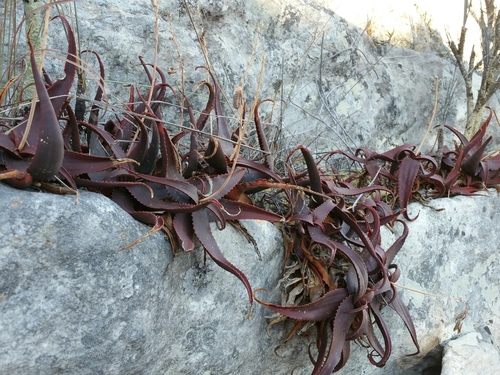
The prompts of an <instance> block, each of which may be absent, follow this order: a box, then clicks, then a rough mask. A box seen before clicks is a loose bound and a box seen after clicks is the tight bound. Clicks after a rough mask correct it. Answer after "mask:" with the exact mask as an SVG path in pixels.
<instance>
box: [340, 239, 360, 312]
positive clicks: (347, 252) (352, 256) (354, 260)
mask: <svg viewBox="0 0 500 375" xmlns="http://www.w3.org/2000/svg"><path fill="white" fill-rule="evenodd" d="M335 245H336V246H337V250H338V251H340V252H341V253H343V254H344V256H345V257H346V258H347V259H348V260H349V262H350V263H351V264H352V265H353V267H354V270H355V271H356V276H357V278H358V285H357V290H356V295H355V300H354V301H355V302H358V301H359V300H360V299H361V298H362V297H363V295H364V294H365V293H366V290H367V289H368V269H367V268H366V264H365V262H364V261H363V259H362V258H361V256H360V255H359V253H357V252H356V251H354V250H353V249H351V248H350V247H348V246H346V245H344V244H342V243H339V242H335Z"/></svg>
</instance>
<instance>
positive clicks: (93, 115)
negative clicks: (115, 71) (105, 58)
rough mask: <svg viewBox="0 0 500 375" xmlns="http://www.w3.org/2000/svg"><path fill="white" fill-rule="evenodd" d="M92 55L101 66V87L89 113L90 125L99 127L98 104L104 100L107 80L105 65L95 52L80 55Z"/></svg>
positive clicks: (90, 51)
mask: <svg viewBox="0 0 500 375" xmlns="http://www.w3.org/2000/svg"><path fill="white" fill-rule="evenodd" d="M82 53H92V54H94V56H95V57H96V59H97V62H98V64H99V85H98V86H97V91H96V93H95V96H94V102H93V103H94V104H92V108H91V109H90V113H89V123H91V124H92V125H97V121H98V120H99V106H98V105H97V103H99V102H100V101H101V99H102V94H103V87H104V79H105V70H104V64H103V63H102V60H101V56H99V54H98V53H97V52H95V51H92V50H84V51H82V52H81V53H80V55H81V54H82Z"/></svg>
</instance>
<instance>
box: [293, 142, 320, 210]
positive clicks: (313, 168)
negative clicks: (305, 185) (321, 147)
mask: <svg viewBox="0 0 500 375" xmlns="http://www.w3.org/2000/svg"><path fill="white" fill-rule="evenodd" d="M298 148H299V149H300V151H301V152H302V155H303V156H304V160H305V161H306V165H307V172H308V174H309V181H310V186H311V190H312V191H315V192H317V193H323V189H322V188H321V177H320V174H319V170H318V166H317V165H316V161H315V160H314V157H313V156H312V154H311V151H309V150H308V149H307V148H305V147H303V146H299V147H298ZM311 200H312V201H314V202H316V205H318V204H321V203H323V198H321V197H319V196H317V195H314V196H313V197H312V198H311Z"/></svg>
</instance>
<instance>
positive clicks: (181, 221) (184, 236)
mask: <svg viewBox="0 0 500 375" xmlns="http://www.w3.org/2000/svg"><path fill="white" fill-rule="evenodd" d="M173 222H174V229H175V233H177V235H178V236H179V239H180V241H181V244H182V248H183V249H184V251H192V250H194V241H193V238H194V229H193V222H192V219H191V215H190V214H188V213H182V212H181V213H178V214H175V216H174V220H173Z"/></svg>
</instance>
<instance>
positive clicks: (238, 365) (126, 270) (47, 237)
mask: <svg viewBox="0 0 500 375" xmlns="http://www.w3.org/2000/svg"><path fill="white" fill-rule="evenodd" d="M488 194H489V196H486V197H454V198H450V199H448V198H446V199H439V200H435V201H431V202H430V205H432V206H433V207H434V209H433V208H431V207H426V206H422V205H420V204H415V203H413V204H411V205H410V206H409V213H410V216H415V215H417V214H419V217H418V218H417V220H415V221H413V222H410V223H408V226H409V230H410V234H409V236H408V239H407V241H406V243H405V245H404V247H403V249H402V250H401V252H400V253H399V254H398V256H397V257H396V259H395V262H396V263H397V264H398V265H399V267H400V268H401V270H402V277H401V279H400V280H399V281H398V285H400V288H399V291H400V293H401V295H402V299H403V301H404V302H405V303H406V304H407V305H408V307H409V309H410V314H411V316H412V318H413V320H414V323H415V327H416V330H417V334H418V337H419V341H420V346H421V353H420V354H418V355H416V356H411V357H408V356H406V355H407V354H411V353H413V352H414V347H413V344H412V342H411V339H410V337H409V335H408V333H407V331H406V329H405V327H404V325H403V323H402V322H401V321H400V319H399V318H398V317H397V315H396V314H395V313H394V312H393V311H391V310H390V309H387V310H384V312H383V314H384V316H385V317H386V321H387V323H388V326H389V330H390V333H391V338H392V342H393V354H392V357H391V358H390V360H389V361H388V363H387V365H386V366H385V367H384V368H382V369H379V368H376V367H373V366H371V365H370V364H369V362H368V360H367V358H366V354H367V353H366V349H363V348H361V347H360V346H358V345H356V344H353V345H352V350H351V357H350V360H349V362H348V364H347V365H346V367H345V368H344V369H343V373H346V374H351V373H352V374H359V373H363V374H392V375H397V374H422V373H425V374H428V375H429V374H438V373H439V371H441V369H442V370H443V371H445V370H446V369H455V368H467V369H468V370H467V373H468V374H482V372H480V371H476V372H474V371H473V370H469V369H470V366H471V365H470V364H469V362H470V361H469V355H468V354H467V353H468V352H467V350H464V348H462V346H461V344H460V348H461V349H460V348H458V349H457V345H459V343H461V342H464V340H467V342H466V343H465V344H464V345H471V344H470V343H471V342H473V343H474V345H475V349H474V350H476V349H477V351H478V352H479V350H481V351H483V352H484V353H485V354H483V355H484V356H485V357H484V358H491V361H492V362H491V363H492V364H495V363H496V362H495V361H496V360H494V359H495V358H497V357H498V349H499V342H500V331H499V329H498V326H499V325H498V321H499V319H500V316H499V311H500V306H499V303H500V297H498V293H497V292H496V291H497V290H498V288H499V287H500V280H499V277H498V275H499V274H500V270H499V268H498V267H499V265H500V259H499V257H500V256H499V255H498V252H497V251H496V249H497V247H498V244H499V243H500V238H499V237H498V236H499V235H498V233H497V231H496V230H495V228H496V213H497V212H498V210H499V208H500V207H499V206H500V197H499V194H498V193H496V192H494V191H490V192H489V193H488ZM0 197H1V199H0V205H1V208H0V209H1V212H2V213H3V214H2V218H3V220H2V222H1V223H0V244H1V246H0V274H1V275H2V278H1V279H0V296H1V297H0V298H1V301H0V316H1V317H2V319H0V332H1V334H0V368H1V369H2V372H3V373H8V374H14V375H15V374H23V375H24V374H31V373H37V374H53V373H56V372H57V373H61V374H99V373H103V374H104V373H106V374H191V373H193V371H195V370H196V371H198V372H199V373H203V374H215V373H217V374H228V375H229V374H235V373H238V374H249V375H251V374H255V373H259V374H266V375H267V374H269V375H271V374H279V375H281V374H283V375H284V374H289V373H290V372H291V370H292V369H294V368H295V367H297V366H302V367H299V368H297V369H296V370H295V372H294V373H295V374H300V375H303V374H310V372H311V370H312V365H311V364H310V362H309V359H308V356H307V348H308V344H309V342H310V341H311V340H312V337H309V338H304V337H299V336H293V337H292V338H291V339H290V340H289V341H288V342H287V343H286V344H285V345H283V346H280V344H281V342H282V339H283V338H284V337H285V335H286V331H285V330H284V329H283V327H282V326H274V327H272V328H271V330H270V334H271V335H272V337H268V336H267V334H266V325H267V320H266V318H265V317H266V316H268V315H271V313H270V312H269V311H268V310H266V309H265V308H263V307H262V306H260V305H258V304H256V305H255V306H254V307H253V309H252V317H251V319H247V314H248V308H249V304H248V299H247V296H246V291H245V289H244V287H243V285H242V284H241V282H240V281H239V280H238V279H237V278H235V277H234V276H233V275H231V274H229V273H227V272H225V271H224V270H222V269H220V268H219V267H217V266H216V265H215V264H214V263H213V262H212V261H211V259H210V258H209V257H208V259H206V261H205V259H204V254H203V251H202V250H201V249H199V248H198V249H196V250H195V251H193V252H190V253H184V252H181V253H180V254H175V256H174V255H173V254H172V252H171V250H170V246H169V245H168V242H167V241H166V240H165V238H163V236H162V235H161V234H159V233H157V234H155V235H152V236H150V237H148V238H147V239H145V240H144V241H143V242H141V243H139V244H138V245H135V246H134V247H132V248H130V249H128V250H123V251H120V249H121V248H123V247H124V246H126V245H127V244H129V243H132V242H133V241H135V240H136V239H138V238H140V237H141V236H143V235H144V234H146V233H147V232H148V230H149V228H148V227H147V226H145V225H142V224H140V223H138V222H136V221H134V220H133V219H132V218H131V217H129V216H128V214H126V213H125V212H123V211H121V210H120V209H119V208H118V207H117V206H116V205H115V204H114V203H113V202H111V201H109V200H108V199H107V198H105V197H103V196H100V195H96V194H93V193H88V192H84V191H83V192H81V194H80V197H79V199H78V202H77V201H76V198H75V196H58V195H51V194H47V193H40V192H31V191H19V190H15V189H12V188H10V187H8V186H5V185H3V184H0ZM436 208H437V209H444V210H441V211H436V210H435V209H436ZM243 225H244V226H245V227H246V228H247V230H248V232H249V233H250V234H252V236H253V237H254V239H255V240H256V242H257V245H258V249H259V252H256V250H255V248H254V246H253V245H252V244H250V243H248V242H247V240H246V239H245V238H244V237H243V236H242V235H241V233H239V232H238V231H236V230H235V229H234V228H232V227H229V226H228V227H227V228H226V229H225V230H224V231H218V230H217V229H216V228H215V227H213V232H214V235H215V237H216V239H217V241H218V243H219V245H220V247H221V249H222V251H223V252H224V254H225V255H226V257H227V258H228V259H229V260H230V261H231V262H233V264H235V265H236V266H237V267H239V268H240V269H241V270H242V271H243V272H245V273H246V275H247V276H248V277H249V280H250V282H251V284H252V286H253V288H255V289H256V288H267V289H268V290H269V291H270V293H268V294H266V293H264V292H259V293H262V294H261V295H260V296H261V298H265V299H266V300H268V301H271V302H279V295H278V294H277V291H276V290H274V287H275V286H276V283H277V280H278V278H279V277H280V272H281V262H282V259H283V258H282V256H283V253H282V249H283V247H282V241H281V233H280V231H279V230H278V229H277V228H276V227H274V226H273V225H271V224H270V223H266V222H261V221H244V222H243ZM400 231H401V225H398V224H396V226H395V228H394V233H391V232H390V231H389V230H385V229H384V231H383V235H382V238H383V241H384V243H386V244H390V243H391V241H393V240H394V239H395V238H396V237H397V236H398V235H399V233H400ZM259 253H260V255H259ZM405 288H411V289H405ZM422 292H424V293H427V294H422ZM465 301H467V303H468V311H467V313H466V315H465V319H463V321H462V320H461V319H460V315H461V314H462V313H463V312H464V308H465ZM457 321H461V322H462V326H461V333H459V332H457V331H455V330H454V328H455V326H456V323H457ZM476 337H478V338H480V341H478V340H477V339H476ZM276 348H277V353H278V354H279V356H276V355H275V354H274V350H275V349H276ZM474 358H476V357H474ZM478 358H479V357H478ZM451 364H453V366H455V367H450V366H451ZM457 366H458V367H457ZM460 366H462V367H460ZM467 366H469V367H467ZM473 367H474V366H473ZM474 368H477V369H479V368H480V367H479V366H475V367H474ZM447 371H452V370H447ZM450 373H452V372H450Z"/></svg>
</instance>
